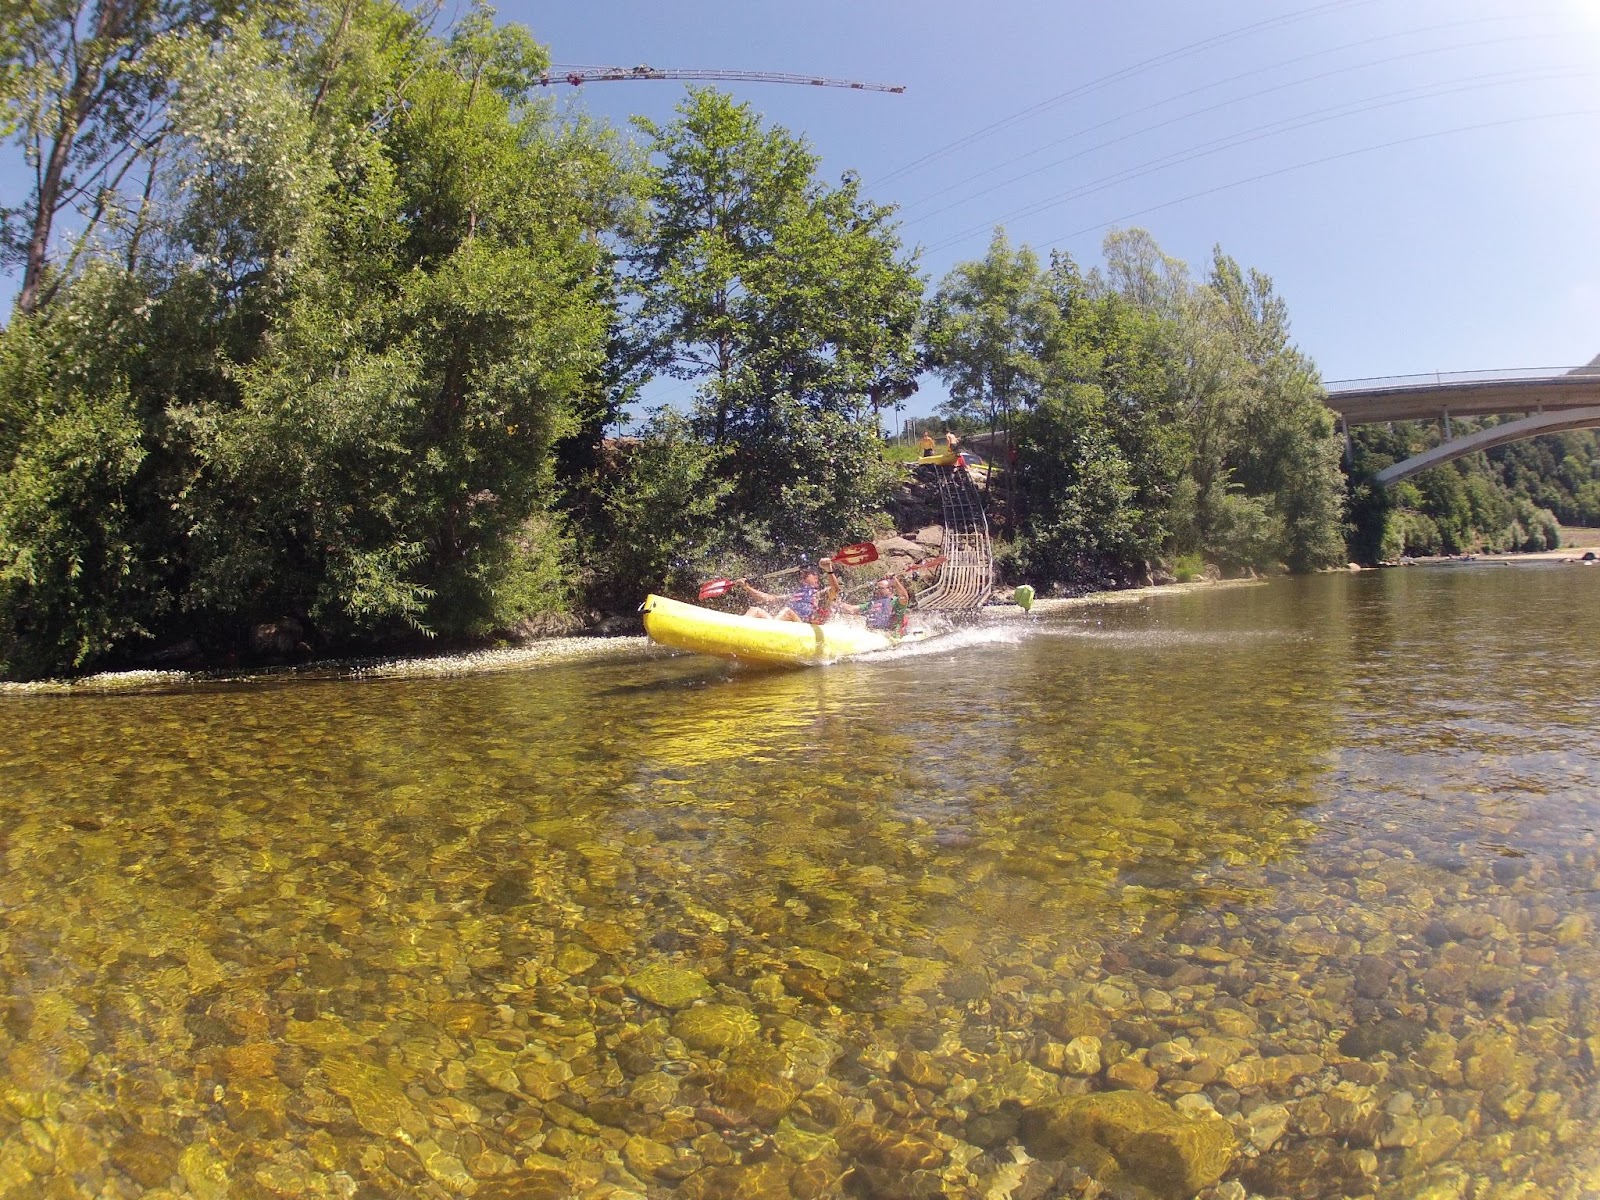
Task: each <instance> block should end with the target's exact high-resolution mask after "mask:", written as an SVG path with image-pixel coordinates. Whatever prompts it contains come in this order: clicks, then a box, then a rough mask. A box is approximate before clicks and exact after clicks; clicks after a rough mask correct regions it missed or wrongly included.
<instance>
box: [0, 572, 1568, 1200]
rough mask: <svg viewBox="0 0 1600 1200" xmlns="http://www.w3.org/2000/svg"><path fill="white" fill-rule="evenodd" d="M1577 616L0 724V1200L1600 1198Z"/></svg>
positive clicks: (1331, 582)
mask: <svg viewBox="0 0 1600 1200" xmlns="http://www.w3.org/2000/svg"><path fill="white" fill-rule="evenodd" d="M1597 589H1600V572H1588V571H1582V570H1577V569H1570V568H1569V569H1565V570H1554V569H1552V570H1540V569H1524V568H1518V569H1515V570H1506V569H1501V570H1487V569H1486V570H1483V571H1467V570H1462V571H1452V572H1443V571H1429V570H1423V569H1415V570H1407V571H1394V572H1384V573H1380V574H1372V573H1367V574H1362V575H1359V576H1354V577H1348V578H1347V577H1344V576H1338V577H1331V576H1330V577H1323V578H1317V579H1311V580H1303V581H1289V582H1280V583H1276V584H1273V585H1272V586H1269V587H1260V588H1247V589H1226V590H1223V589H1217V590H1210V591H1201V592H1197V593H1192V594H1189V595H1184V596H1172V597H1163V598H1159V599H1156V600H1154V601H1151V602H1150V603H1148V604H1146V605H1142V606H1137V607H1134V606H1115V607H1108V608H1105V609H1098V610H1086V611H1079V612H1076V613H1074V614H1072V615H1070V616H1058V617H1041V616H1038V615H1037V614H1036V615H1035V617H1034V618H1033V619H1031V620H1029V621H1027V622H1019V623H1016V624H1007V625H1002V626H990V627H984V628H980V629H977V630H972V631H968V632H966V633H964V634H961V635H957V636H956V637H953V638H952V639H949V640H946V641H942V642H933V643H928V644H924V645H922V646H919V647H916V648H915V649H914V651H910V652H904V653H896V654H889V655H885V656H880V657H879V658H878V660H877V661H873V662H866V663H854V664H843V665H838V666H835V667H831V668H827V669H820V670H812V671H802V672H754V671H739V670H730V669H728V668H726V667H724V666H722V665H721V664H717V663H714V662H711V661H709V660H705V659H699V658H693V657H674V658H665V659H663V658H660V657H658V656H653V655H641V656H640V657H639V658H637V659H635V660H631V661H611V660H607V661H601V662H595V663H589V664H571V665H565V666H550V667H545V668H541V669H536V670H530V671H526V672H500V673H495V674H486V675H481V676H467V677H458V678H449V679H444V680H427V681H417V680H392V679H385V680H363V681H350V680H323V681H309V682H308V681H300V682H294V683H289V684H285V685H282V686H276V685H261V684H259V683H258V684H253V685H251V686H249V687H236V688H229V687H211V688H205V689H194V690H192V691H187V692H177V693H171V694H159V695H154V694H152V695H125V696H106V697H72V698H43V699H40V698H34V699H20V698H13V699H8V700H6V701H5V702H4V703H5V717H6V718H7V723H8V727H9V732H8V738H7V741H6V743H5V745H4V746H3V747H0V768H3V770H4V778H5V781H6V788H5V791H4V794H3V795H0V855H3V857H4V861H5V865H6V871H5V874H4V876H3V878H0V984H3V987H0V994H3V1001H0V1005H3V1006H0V1059H3V1061H4V1065H5V1068H6V1069H5V1071H4V1072H3V1073H0V1197H10V1196H19V1197H21V1196H28V1197H33V1196H51V1197H54V1196H79V1195H82V1196H113V1197H115V1196H130V1197H132V1196H151V1197H182V1196H194V1197H222V1196H229V1197H258V1196H259V1197H269V1196H339V1197H354V1196H367V1197H377V1196H407V1197H410V1196H424V1197H426V1196H439V1197H443V1196H465V1195H475V1196H478V1197H489V1198H491V1200H493V1198H507V1200H509V1198H511V1197H544V1196H548V1197H566V1196H594V1197H600V1196H626V1195H634V1196H662V1197H665V1196H684V1197H735V1196H738V1197H748V1196H757V1197H760V1196H772V1197H782V1196H802V1197H803V1196H827V1195H834V1194H839V1193H848V1194H851V1195H867V1196H884V1197H900V1196H969V1197H980V1196H1007V1195H1012V1194H1015V1195H1018V1196H1022V1195H1027V1196H1045V1195H1061V1196H1065V1195H1074V1196H1076V1195H1084V1196H1088V1195H1094V1194H1102V1193H1101V1192H1100V1191H1099V1190H1098V1189H1103V1188H1110V1189H1111V1194H1113V1195H1126V1196H1140V1197H1143V1196H1151V1195H1154V1196H1181V1195H1191V1194H1195V1193H1203V1194H1206V1195H1208V1196H1213V1197H1216V1198H1217V1200H1222V1198H1223V1197H1233V1198H1235V1200H1237V1198H1239V1197H1243V1196H1246V1195H1249V1194H1252V1193H1254V1194H1259V1195H1262V1196H1279V1195H1293V1196H1329V1197H1334V1196H1361V1195H1382V1196H1396V1197H1398V1196H1408V1197H1409V1196H1422V1195H1426V1196H1430V1197H1434V1196H1437V1197H1472V1198H1474V1200H1483V1198H1493V1200H1500V1198H1506V1200H1510V1198H1511V1197H1531V1196H1571V1197H1579V1196H1584V1195H1592V1194H1595V1193H1596V1192H1597V1191H1600V1157H1597V1154H1596V1151H1595V1146H1596V1145H1597V1144H1600V1137H1597V1136H1596V1133H1597V1130H1600V1099H1597V1095H1596V1089H1595V1087H1594V1082H1593V1078H1594V1072H1595V1068H1596V1063H1595V1059H1596V1056H1597V1053H1600V959H1597V950H1596V939H1595V936H1594V929H1595V924H1594V922H1595V916H1596V907H1597V903H1600V902H1597V899H1596V894H1597V892H1596V889H1597V885H1600V849H1597V841H1596V830H1595V826H1596V818H1597V815H1600V792H1597V789H1596V786H1595V785H1596V782H1597V780H1600V733H1597V730H1596V721H1595V716H1596V711H1597V708H1600V674H1597V668H1600V638H1597V637H1596V634H1597V633H1600V618H1597V617H1596V615H1595V614H1596V605H1595V600H1596V593H1597Z"/></svg>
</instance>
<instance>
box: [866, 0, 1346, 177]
mask: <svg viewBox="0 0 1600 1200" xmlns="http://www.w3.org/2000/svg"><path fill="white" fill-rule="evenodd" d="M1374 2H1375V0H1326V2H1325V3H1322V4H1317V5H1313V6H1312V7H1311V8H1306V9H1301V10H1300V11H1299V12H1295V13H1285V14H1282V15H1280V16H1276V17H1268V18H1266V19H1265V20H1262V21H1255V22H1252V23H1251V24H1249V25H1241V26H1240V27H1239V28H1237V29H1231V30H1229V31H1228V32H1226V33H1219V34H1214V35H1213V36H1211V37H1208V38H1203V39H1202V40H1200V41H1198V42H1191V43H1190V44H1189V45H1187V46H1180V47H1179V48H1178V49H1176V50H1169V51H1167V52H1166V53H1164V54H1158V55H1156V56H1155V57H1153V58H1147V59H1143V60H1142V61H1140V62H1136V63H1134V64H1133V65H1132V66H1128V67H1123V68H1122V69H1121V70H1118V71H1113V72H1111V73H1110V74H1109V75H1102V76H1100V77H1099V78H1098V79H1092V80H1090V81H1089V82H1088V83H1084V84H1079V85H1078V86H1077V87H1075V88H1069V89H1068V90H1067V91H1064V92H1061V93H1058V94H1057V95H1054V96H1051V97H1049V98H1048V99H1045V100H1041V101H1039V102H1038V103H1037V104H1033V105H1030V106H1029V107H1027V108H1024V109H1020V110H1019V111H1017V112H1014V113H1012V114H1011V115H1010V116H1008V117H1002V118H1000V120H998V121H994V122H991V123H990V124H988V125H985V126H984V127H983V128H982V129H977V130H974V131H973V132H972V133H969V134H967V135H966V136H965V137H961V138H957V139H956V140H955V141H953V142H950V143H948V144H946V145H944V146H941V147H939V148H938V149H937V150H930V151H929V152H928V153H927V154H924V155H923V156H922V157H921V158H917V159H913V160H912V161H911V162H908V163H906V164H905V165H904V166H901V167H897V168H895V169H894V170H893V171H890V172H889V173H888V174H887V175H884V176H882V177H881V178H879V179H876V180H874V181H873V183H874V186H879V185H882V184H885V183H889V182H890V181H892V180H895V179H899V178H900V177H901V176H903V175H907V174H910V173H911V172H912V171H915V170H917V169H918V168H919V167H922V166H924V165H925V164H927V163H930V162H933V161H934V160H935V159H939V158H943V157H944V156H945V155H947V154H950V153H953V152H954V151H956V150H960V149H962V148H963V147H965V146H970V145H971V144H972V143H973V142H976V141H978V140H979V139H980V138H983V137H986V136H987V135H988V134H991V133H993V132H994V131H996V130H998V129H1004V128H1005V127H1006V126H1008V125H1014V124H1016V123H1017V122H1018V121H1022V120H1026V119H1027V118H1028V117H1031V116H1035V115H1037V114H1039V113H1042V112H1046V111H1048V110H1049V109H1052V108H1054V107H1056V106H1057V105H1058V104H1064V103H1066V102H1067V101H1068V100H1071V99H1074V98H1076V97H1078V96H1084V95H1087V94H1089V93H1090V92H1095V91H1098V90H1100V89H1101V88H1103V87H1106V86H1107V85H1109V84H1112V83H1116V82H1118V81H1119V80H1123V79H1127V78H1130V77H1132V76H1134V75H1139V74H1142V73H1143V72H1145V71H1148V70H1150V69H1151V68H1153V67H1159V66H1164V65H1166V64H1167V63H1172V62H1177V61H1178V60H1180V59H1184V58H1189V57H1191V56H1192V55H1195V54H1199V53H1200V52H1201V51H1203V50H1210V49H1213V48H1214V47H1217V46H1222V45H1226V44H1227V43H1228V42H1231V41H1236V40H1237V39H1239V38H1241V37H1245V36H1247V35H1249V34H1252V33H1256V32H1258V31H1260V30H1264V29H1271V28H1275V27H1277V26H1280V25H1287V24H1292V23H1294V22H1296V21H1302V20H1305V19H1306V18H1308V17H1313V16H1317V15H1319V14H1321V13H1324V12H1327V11H1329V10H1332V9H1340V8H1350V7H1353V6H1359V5H1363V4H1372V3H1374Z"/></svg>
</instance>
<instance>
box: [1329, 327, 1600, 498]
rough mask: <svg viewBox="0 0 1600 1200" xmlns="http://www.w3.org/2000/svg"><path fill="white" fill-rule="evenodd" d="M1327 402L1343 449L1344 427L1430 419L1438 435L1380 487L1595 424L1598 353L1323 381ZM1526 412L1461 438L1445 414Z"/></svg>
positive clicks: (1598, 418)
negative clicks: (1554, 364)
mask: <svg viewBox="0 0 1600 1200" xmlns="http://www.w3.org/2000/svg"><path fill="white" fill-rule="evenodd" d="M1326 386H1327V391H1328V399H1327V403H1328V407H1329V408H1331V409H1333V411H1334V412H1336V413H1338V414H1339V424H1340V426H1341V427H1342V428H1343V430H1344V435H1345V453H1346V456H1347V457H1348V455H1349V449H1350V426H1352V425H1373V424H1380V423H1387V422H1389V421H1427V420H1436V421H1438V422H1439V423H1440V424H1441V425H1442V426H1443V432H1444V438H1443V440H1442V441H1441V442H1440V443H1439V445H1437V446H1435V447H1433V448H1432V449H1431V450H1424V451H1423V452H1422V453H1420V454H1415V455H1413V456H1412V457H1410V458H1408V459H1406V460H1404V461H1403V462H1397V463H1395V464H1394V465H1393V466H1391V467H1385V468H1384V469H1383V470H1382V471H1380V472H1379V473H1378V475H1377V481H1378V482H1379V483H1380V484H1382V485H1384V486H1385V487H1387V486H1388V485H1389V484H1391V483H1396V482H1398V481H1400V480H1402V479H1405V478H1406V477H1407V476H1409V475H1415V474H1416V473H1417V472H1418V471H1425V470H1427V469H1428V468H1429V467H1437V466H1439V465H1440V464H1441V463H1447V462H1449V461H1451V460H1452V459H1456V458H1460V457H1461V456H1462V455H1464V454H1471V453H1473V452H1474V451H1478V450H1487V449H1489V448H1490V447H1491V446H1503V445H1505V444H1506V443H1508V442H1519V441H1522V440H1523V439H1524V438H1531V437H1538V436H1540V435H1541V434H1546V433H1560V432H1562V431H1563V430H1567V429H1600V355H1597V356H1596V357H1595V359H1594V361H1593V362H1591V363H1589V364H1588V365H1587V366H1582V367H1574V368H1572V369H1570V370H1568V369H1560V368H1554V369H1552V368H1535V369H1533V370H1528V371H1494V372H1470V373H1469V372H1460V373H1451V374H1443V375H1440V374H1434V375H1402V376H1394V377H1390V378H1385V379H1345V380H1336V381H1334V382H1331V383H1329V384H1327V385H1326ZM1512 413H1523V414H1526V415H1524V416H1522V417H1521V418H1520V419H1519V420H1516V421H1507V422H1505V423H1504V424H1501V425H1495V426H1492V427H1490V428H1488V429H1480V430H1478V431H1477V432H1476V433H1470V434H1466V435H1464V436H1462V437H1459V438H1458V437H1453V436H1452V434H1451V429H1450V418H1451V417H1485V416H1504V415H1508V414H1512Z"/></svg>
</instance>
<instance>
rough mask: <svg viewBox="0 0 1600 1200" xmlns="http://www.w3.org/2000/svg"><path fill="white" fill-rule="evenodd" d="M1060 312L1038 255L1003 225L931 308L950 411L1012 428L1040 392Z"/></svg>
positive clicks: (934, 352) (931, 348)
mask: <svg viewBox="0 0 1600 1200" xmlns="http://www.w3.org/2000/svg"><path fill="white" fill-rule="evenodd" d="M1056 317H1057V308H1056V305H1055V303H1054V302H1053V301H1052V297H1051V296H1050V293H1049V290H1048V289H1047V287H1046V285H1045V279H1044V274H1043V272H1042V271H1041V270H1040V267H1039V260H1038V257H1037V256H1036V255H1035V254H1034V252H1033V251H1032V250H1031V249H1029V248H1028V247H1027V246H1021V247H1018V248H1017V249H1016V250H1013V249H1012V248H1011V244H1010V242H1009V241H1008V240H1007V239H1006V235H1005V231H1004V230H1002V229H996V230H995V231H994V236H993V238H992V239H991V240H990V242H989V250H988V252H987V253H986V254H985V255H984V257H983V258H982V259H979V260H977V261H975V262H965V263H960V264H958V265H957V266H956V267H955V268H954V269H953V270H951V271H950V273H949V274H948V275H946V276H945V277H944V279H943V280H942V281H941V282H940V284H939V289H938V291H937V292H935V293H934V296H933V300H932V302H931V303H930V304H929V306H928V318H927V330H926V333H925V338H926V344H927V362H928V365H929V366H931V367H932V368H933V369H934V371H936V372H937V373H938V375H939V377H940V378H941V379H943V380H944V382H945V385H946V386H947V387H948V388H949V389H950V401H949V403H948V404H947V405H946V406H945V409H944V412H945V415H946V416H948V417H950V418H952V419H954V420H970V421H975V422H978V423H980V424H983V425H986V426H987V427H988V429H989V432H990V433H991V434H993V433H994V432H995V431H996V430H998V429H1002V428H1004V429H1009V428H1010V426H1011V422H1012V418H1013V416H1014V415H1015V414H1016V413H1018V412H1020V411H1022V410H1024V409H1026V408H1027V407H1029V406H1030V405H1032V404H1033V403H1034V402H1035V401H1037V399H1038V398H1039V391H1040V388H1041V386H1042V385H1043V382H1044V376H1045V366H1044V358H1045V348H1046V345H1047V344H1048V343H1049V341H1050V338H1051V336H1052V331H1053V325H1054V323H1055V321H1056Z"/></svg>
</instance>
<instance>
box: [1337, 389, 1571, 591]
mask: <svg viewBox="0 0 1600 1200" xmlns="http://www.w3.org/2000/svg"><path fill="white" fill-rule="evenodd" d="M1491 423H1492V422H1491ZM1453 426H1454V428H1453V432H1454V433H1455V435H1456V436H1461V435H1462V434H1465V433H1469V432H1471V431H1472V430H1473V429H1475V428H1479V427H1480V423H1479V422H1474V421H1457V422H1454V423H1453ZM1353 435H1354V436H1353V439H1352V440H1353V445H1354V448H1355V458H1356V462H1355V466H1354V468H1353V470H1352V480H1354V479H1356V478H1357V477H1358V476H1359V477H1360V478H1362V479H1363V480H1365V479H1369V478H1370V477H1371V476H1372V475H1374V474H1376V473H1377V472H1378V471H1380V470H1382V469H1383V468H1384V467H1386V466H1390V465H1392V464H1393V463H1396V462H1399V461H1401V460H1402V459H1405V458H1409V457H1411V456H1412V455H1414V454H1417V453H1420V452H1421V451H1423V450H1425V449H1428V448H1431V447H1432V446H1435V445H1437V444H1438V442H1439V440H1440V438H1441V437H1442V436H1443V431H1442V430H1441V429H1439V428H1438V427H1437V426H1435V425H1434V424H1433V423H1431V422H1428V423H1424V422H1396V423H1394V424H1393V425H1384V426H1363V427H1360V428H1358V429H1356V430H1354V431H1353ZM1592 451H1593V437H1592V435H1591V434H1590V433H1588V432H1587V431H1584V432H1579V433H1565V434H1555V435H1551V436H1549V437H1543V438H1534V439H1530V440H1528V441H1526V442H1513V443H1511V444H1509V445H1506V446H1500V447H1496V448H1495V449H1493V450H1490V451H1488V452H1487V453H1480V454H1471V455H1467V456H1465V457H1463V458H1458V459H1456V460H1455V461H1453V462H1449V463H1445V464H1443V465H1442V466H1438V467H1434V468H1432V469H1431V470H1428V471H1423V472H1421V473H1420V474H1418V475H1414V476H1412V477H1411V478H1410V479H1408V480H1403V481H1401V482H1400V483H1397V484H1395V485H1393V486H1392V487H1390V488H1389V489H1388V490H1387V492H1385V491H1384V489H1380V488H1376V486H1375V485H1372V487H1371V489H1370V490H1367V491H1365V492H1364V493H1362V494H1364V495H1365V498H1366V502H1365V503H1364V504H1362V505H1359V506H1357V505H1355V504H1352V508H1351V523H1352V533H1351V553H1352V555H1353V556H1355V557H1357V558H1358V559H1360V560H1361V561H1364V562H1376V561H1393V560H1395V559H1397V558H1399V557H1401V556H1402V555H1411V556H1425V555H1437V554H1466V553H1473V552H1476V551H1483V550H1490V551H1500V550H1543V549H1555V548H1556V547H1558V546H1559V545H1560V539H1561V534H1560V522H1561V521H1562V520H1563V519H1570V518H1577V520H1578V522H1581V521H1582V520H1583V519H1584V518H1585V516H1586V515H1587V514H1586V512H1585V509H1584V507H1583V506H1584V497H1585V495H1586V494H1587V493H1586V491H1585V489H1586V488H1589V487H1592V481H1590V480H1588V479H1587V475H1588V474H1589V473H1590V472H1591V471H1593V472H1595V473H1596V474H1600V459H1595V458H1591V457H1590V455H1591V453H1592ZM1356 494H1357V492H1356V491H1355V490H1354V489H1353V490H1352V496H1355V495H1356Z"/></svg>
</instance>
